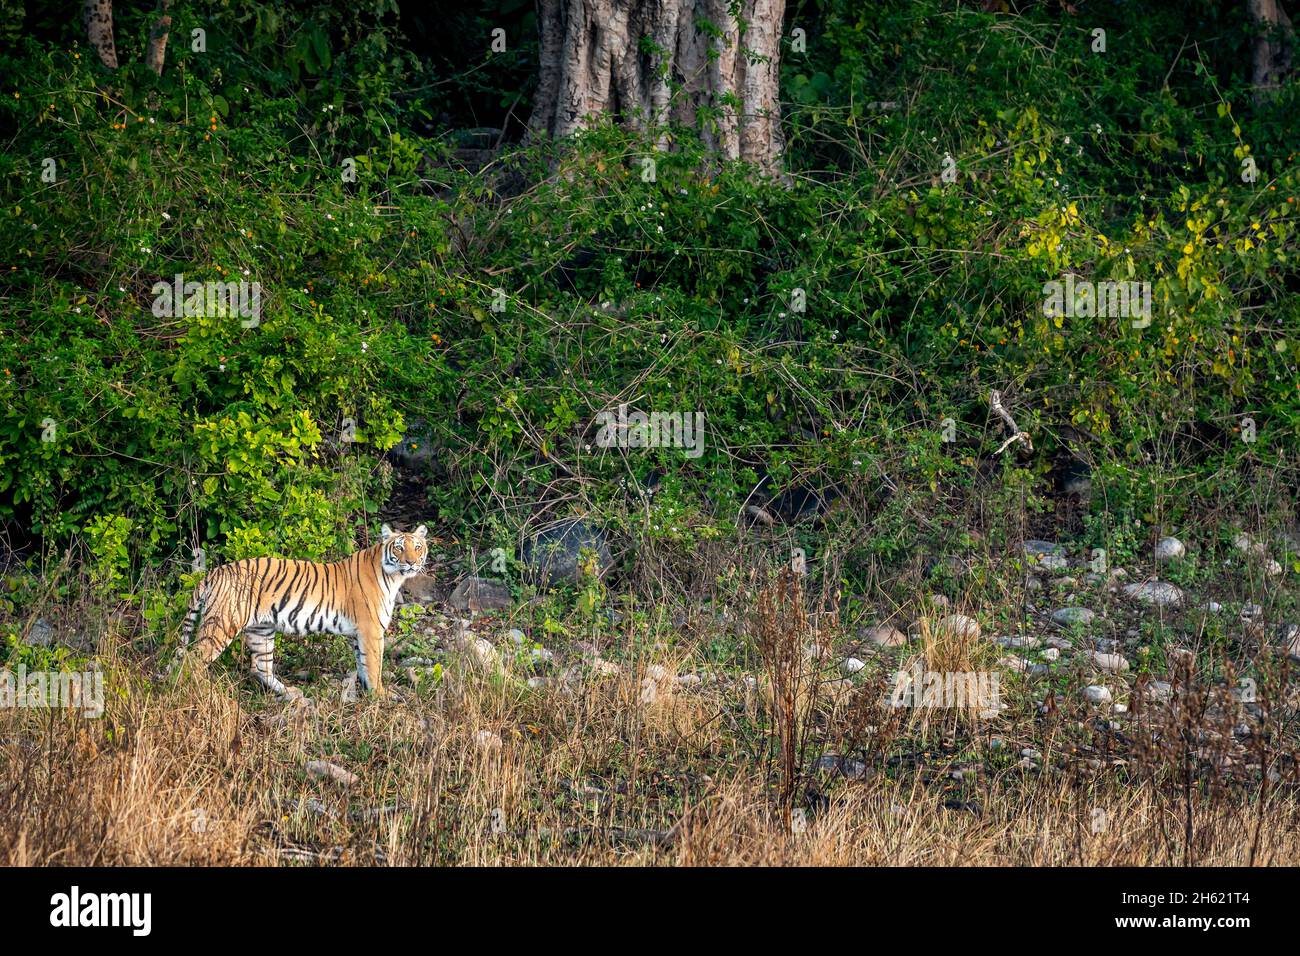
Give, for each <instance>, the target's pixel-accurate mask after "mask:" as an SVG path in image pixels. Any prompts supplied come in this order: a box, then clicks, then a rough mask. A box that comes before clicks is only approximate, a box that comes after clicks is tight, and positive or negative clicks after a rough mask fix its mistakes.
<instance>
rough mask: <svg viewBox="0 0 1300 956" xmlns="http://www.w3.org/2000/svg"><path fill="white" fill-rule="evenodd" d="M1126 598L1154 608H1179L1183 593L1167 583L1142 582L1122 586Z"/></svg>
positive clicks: (1174, 585) (1176, 586) (1175, 586)
mask: <svg viewBox="0 0 1300 956" xmlns="http://www.w3.org/2000/svg"><path fill="white" fill-rule="evenodd" d="M1124 594H1125V596H1126V597H1128V598H1130V599H1132V600H1134V601H1141V602H1142V603H1143V604H1150V605H1153V606H1155V607H1181V606H1182V603H1183V592H1182V591H1181V590H1179V588H1178V585H1176V584H1171V583H1170V582H1168V581H1143V582H1141V583H1140V584H1126V585H1124Z"/></svg>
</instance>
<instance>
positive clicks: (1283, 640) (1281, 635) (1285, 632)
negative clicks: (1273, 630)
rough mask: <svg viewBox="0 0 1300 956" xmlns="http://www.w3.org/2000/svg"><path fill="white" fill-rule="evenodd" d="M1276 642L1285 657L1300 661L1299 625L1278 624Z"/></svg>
mask: <svg viewBox="0 0 1300 956" xmlns="http://www.w3.org/2000/svg"><path fill="white" fill-rule="evenodd" d="M1277 642H1278V646H1279V647H1281V648H1282V650H1283V651H1284V652H1285V653H1286V655H1287V657H1289V658H1291V659H1292V660H1295V661H1300V626H1297V625H1295V624H1282V625H1280V626H1279V627H1278V629H1277Z"/></svg>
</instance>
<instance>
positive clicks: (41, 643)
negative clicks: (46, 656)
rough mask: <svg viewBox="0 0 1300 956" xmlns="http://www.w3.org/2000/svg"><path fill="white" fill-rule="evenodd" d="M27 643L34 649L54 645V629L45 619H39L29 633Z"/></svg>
mask: <svg viewBox="0 0 1300 956" xmlns="http://www.w3.org/2000/svg"><path fill="white" fill-rule="evenodd" d="M27 643H28V644H30V645H31V646H32V647H50V646H52V645H53V644H54V628H53V627H51V626H50V622H49V621H47V620H45V618H43V617H38V618H37V619H36V622H35V623H34V624H32V629H31V630H30V631H28V632H27Z"/></svg>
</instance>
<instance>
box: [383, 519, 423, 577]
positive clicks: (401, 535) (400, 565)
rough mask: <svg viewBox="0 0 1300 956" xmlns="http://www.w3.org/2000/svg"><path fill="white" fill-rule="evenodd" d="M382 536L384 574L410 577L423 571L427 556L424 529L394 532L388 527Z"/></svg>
mask: <svg viewBox="0 0 1300 956" xmlns="http://www.w3.org/2000/svg"><path fill="white" fill-rule="evenodd" d="M383 534H384V549H383V552H382V554H383V561H384V573H385V574H392V575H401V576H403V577H410V576H411V575H413V574H419V573H420V572H421V571H422V570H424V560H425V558H427V557H428V556H429V541H428V537H429V532H428V530H427V529H426V528H425V527H424V525H420V527H418V528H416V529H415V530H414V531H394V530H393V529H392V528H390V527H388V525H384V527H383Z"/></svg>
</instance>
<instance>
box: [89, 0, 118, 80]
mask: <svg viewBox="0 0 1300 956" xmlns="http://www.w3.org/2000/svg"><path fill="white" fill-rule="evenodd" d="M81 18H82V20H83V21H84V22H85V24H86V38H87V39H88V40H89V41H90V46H91V48H92V49H93V50H94V51H95V52H96V53H98V54H99V61H100V62H101V63H103V64H104V66H106V67H108V68H109V69H110V70H116V69H117V47H116V46H114V44H113V0H85V2H84V3H83V4H82V6H81Z"/></svg>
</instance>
